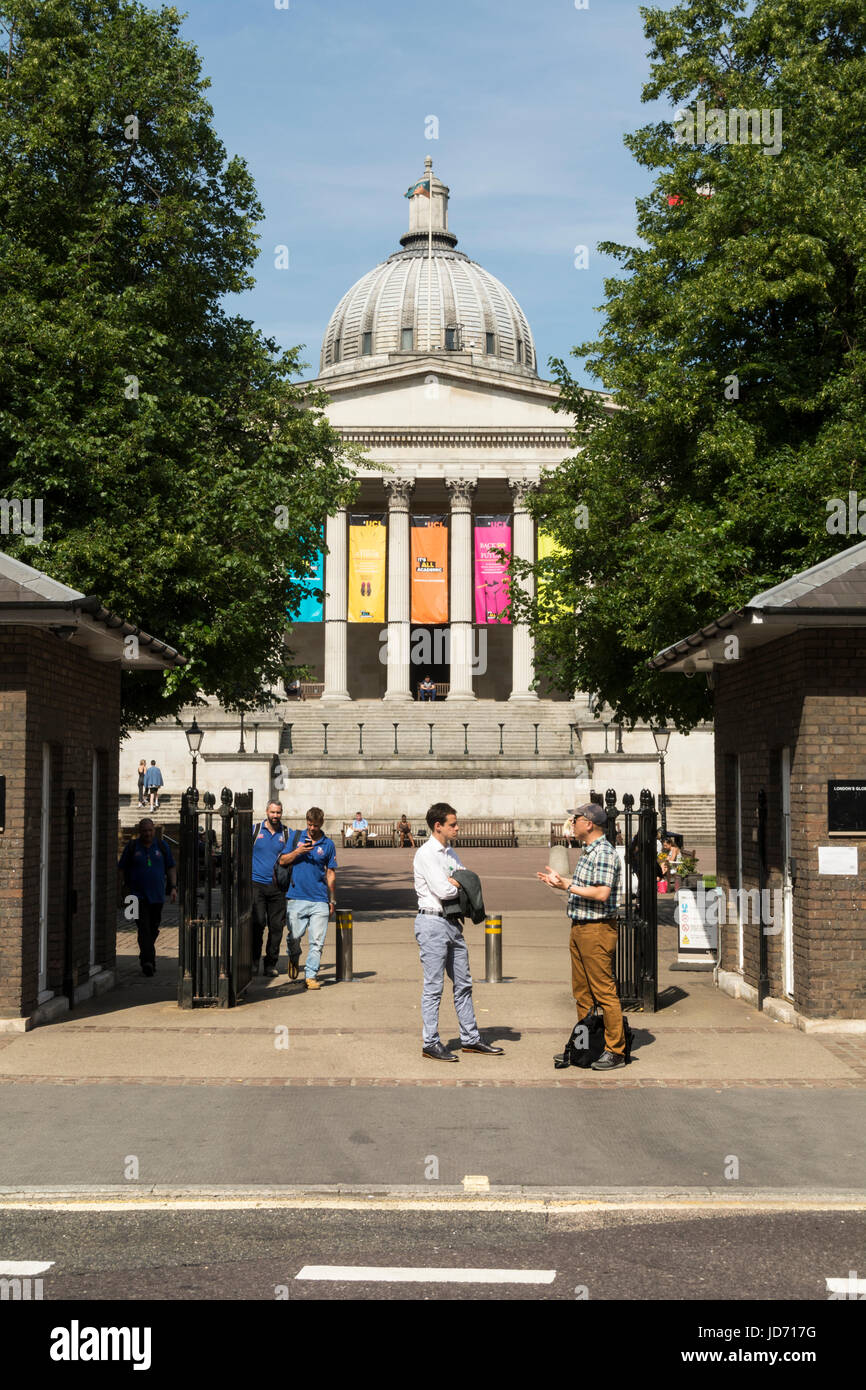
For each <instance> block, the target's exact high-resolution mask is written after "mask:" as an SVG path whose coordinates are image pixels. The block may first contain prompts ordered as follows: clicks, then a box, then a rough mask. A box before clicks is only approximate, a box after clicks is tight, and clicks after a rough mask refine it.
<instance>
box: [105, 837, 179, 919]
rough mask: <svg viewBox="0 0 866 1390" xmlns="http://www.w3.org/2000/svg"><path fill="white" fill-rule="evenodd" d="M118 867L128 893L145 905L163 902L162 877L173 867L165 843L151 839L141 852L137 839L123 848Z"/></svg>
mask: <svg viewBox="0 0 866 1390" xmlns="http://www.w3.org/2000/svg"><path fill="white" fill-rule="evenodd" d="M117 862H118V868H120V869H122V870H123V873H124V876H125V878H126V882H127V883H128V885H129V891H130V893H134V894H135V895H136V897H137V898H144V900H145V902H149V903H164V902H165V875H166V871H167V870H168V869H173V868H174V855H173V854H172V852H171V846H170V845H168V844H166V842H165V840H156V839H155V840H152V841H151V843H150V844H149V845H148V847H147V849H145V847H144V845H143V844H142V843H141V838H140V837H139V838H138V839H137V840H130V841H129V843H128V844H126V845H124V847H123V853H122V854H121V856H120V859H119V860H118V861H117Z"/></svg>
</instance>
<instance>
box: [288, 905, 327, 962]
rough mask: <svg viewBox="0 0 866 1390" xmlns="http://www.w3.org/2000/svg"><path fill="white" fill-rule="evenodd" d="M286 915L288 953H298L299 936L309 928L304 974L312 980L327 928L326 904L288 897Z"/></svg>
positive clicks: (293, 954)
mask: <svg viewBox="0 0 866 1390" xmlns="http://www.w3.org/2000/svg"><path fill="white" fill-rule="evenodd" d="M286 916H287V919H288V926H289V955H291V956H297V955H300V952H301V938H302V937H303V935H304V932H305V931H306V930H307V928H308V927H309V929H310V940H309V944H308V946H307V959H306V960H305V961H304V975H305V976H306V978H307V979H308V980H314V979H315V978H316V973H317V971H318V969H319V962H320V961H321V959H322V947H323V946H324V944H325V934H326V932H327V930H328V916H329V908H328V904H327V903H313V902H309V901H306V900H305V899H303V898H298V899H294V898H290V899H289V900H288V902H287V903H286Z"/></svg>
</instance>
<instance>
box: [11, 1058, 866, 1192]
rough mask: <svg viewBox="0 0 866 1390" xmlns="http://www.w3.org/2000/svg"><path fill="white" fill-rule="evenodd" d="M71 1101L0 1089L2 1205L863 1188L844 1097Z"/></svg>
mask: <svg viewBox="0 0 866 1390" xmlns="http://www.w3.org/2000/svg"><path fill="white" fill-rule="evenodd" d="M347 1045H348V1046H349V1047H350V1046H351V1042H349V1043H348V1044H347ZM83 1100H84V1093H83V1090H82V1087H80V1086H75V1085H73V1086H62V1085H53V1084H48V1083H46V1084H41V1083H40V1084H33V1085H27V1086H5V1087H2V1088H0V1188H2V1187H5V1188H15V1187H28V1188H30V1187H39V1186H50V1185H67V1184H79V1183H83V1184H87V1185H97V1184H107V1185H113V1184H125V1183H127V1182H128V1183H129V1190H130V1192H133V1191H134V1189H135V1187H136V1185H141V1184H145V1185H146V1184H161V1185H165V1184H168V1185H178V1186H188V1185H190V1184H196V1185H202V1184H204V1185H213V1186H222V1185H225V1184H241V1185H249V1186H253V1185H259V1184H264V1185H266V1186H270V1185H285V1184H334V1183H352V1184H369V1185H375V1186H381V1185H407V1184H421V1185H426V1184H427V1183H428V1182H429V1183H430V1184H431V1188H430V1190H431V1191H432V1190H433V1186H434V1185H435V1182H440V1183H443V1184H454V1183H458V1184H459V1183H461V1182H462V1180H463V1178H464V1177H465V1176H466V1175H467V1174H483V1175H484V1176H486V1177H487V1178H489V1180H490V1182H491V1184H493V1185H495V1186H500V1185H521V1184H523V1185H526V1184H529V1185H534V1186H545V1187H548V1186H552V1187H570V1188H585V1187H603V1188H611V1187H625V1188H635V1187H657V1186H664V1185H672V1186H674V1187H686V1188H693V1187H702V1186H703V1187H707V1186H709V1187H725V1188H727V1189H729V1190H730V1191H731V1192H732V1193H735V1192H736V1191H737V1188H738V1187H739V1188H741V1189H754V1188H774V1189H789V1190H791V1191H797V1190H801V1191H802V1190H819V1191H825V1190H839V1191H854V1190H859V1191H862V1190H863V1189H864V1187H866V1184H864V1162H863V1113H864V1102H863V1092H862V1091H859V1090H853V1091H843V1090H840V1091H831V1090H821V1089H819V1088H815V1089H809V1088H802V1089H783V1088H782V1089H774V1088H772V1087H767V1088H763V1087H758V1088H743V1089H737V1088H734V1087H732V1088H729V1089H723V1090H719V1091H716V1090H711V1089H709V1088H707V1089H690V1088H688V1087H683V1088H675V1087H670V1088H669V1087H664V1088H659V1089H658V1090H621V1091H610V1092H607V1091H605V1092H602V1091H595V1090H593V1091H592V1092H591V1093H590V1092H588V1091H586V1090H582V1091H577V1090H575V1091H568V1090H565V1089H563V1090H549V1089H547V1088H546V1087H526V1088H521V1087H502V1088H499V1087H491V1088H479V1089H473V1088H471V1087H466V1088H453V1087H449V1088H442V1089H439V1088H437V1087H435V1086H434V1087H427V1088H424V1087H417V1086H398V1087H386V1086H351V1087H328V1086H319V1087H316V1086H309V1087H308V1086H293V1087H286V1088H282V1087H280V1088H270V1087H268V1088H255V1087H245V1086H242V1085H239V1086H211V1087H204V1086H170V1085H167V1086H162V1085H160V1086H139V1087H136V1086H131V1085H117V1086H114V1085H99V1086H88V1087H87V1088H86V1102H85V1103H82V1102H83ZM431 1158H435V1160H436V1163H435V1165H431V1164H430V1159H431ZM131 1159H135V1163H134V1164H133V1163H131V1162H130V1160H131ZM733 1159H735V1160H736V1164H735V1165H734V1164H733V1163H732V1160H733ZM434 1167H435V1170H436V1172H437V1174H438V1176H437V1177H436V1178H435V1179H433V1178H431V1177H430V1176H429V1174H430V1172H431V1171H433V1169H434ZM130 1174H133V1175H134V1176H130Z"/></svg>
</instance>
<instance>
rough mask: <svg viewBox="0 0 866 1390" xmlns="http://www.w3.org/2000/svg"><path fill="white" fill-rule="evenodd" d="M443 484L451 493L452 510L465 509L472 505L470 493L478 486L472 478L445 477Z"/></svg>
mask: <svg viewBox="0 0 866 1390" xmlns="http://www.w3.org/2000/svg"><path fill="white" fill-rule="evenodd" d="M445 486H446V487H447V489H448V491H449V492H450V493H451V507H452V510H454V511H459V510H466V511H468V510H469V508H470V507H471V506H472V494H473V493H474V491H475V489H476V487H477V486H478V484H477V482H476V480H475V479H474V478H446V479H445Z"/></svg>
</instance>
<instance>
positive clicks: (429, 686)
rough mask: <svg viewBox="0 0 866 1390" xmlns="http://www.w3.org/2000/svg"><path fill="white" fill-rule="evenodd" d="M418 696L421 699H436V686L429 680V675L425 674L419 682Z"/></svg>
mask: <svg viewBox="0 0 866 1390" xmlns="http://www.w3.org/2000/svg"><path fill="white" fill-rule="evenodd" d="M418 696H419V698H420V699H422V700H435V699H436V686H435V685H434V683H433V681H431V679H430V677H429V676H425V677H424V679H423V681H422V682H421V684H420V685H419V686H418Z"/></svg>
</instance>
